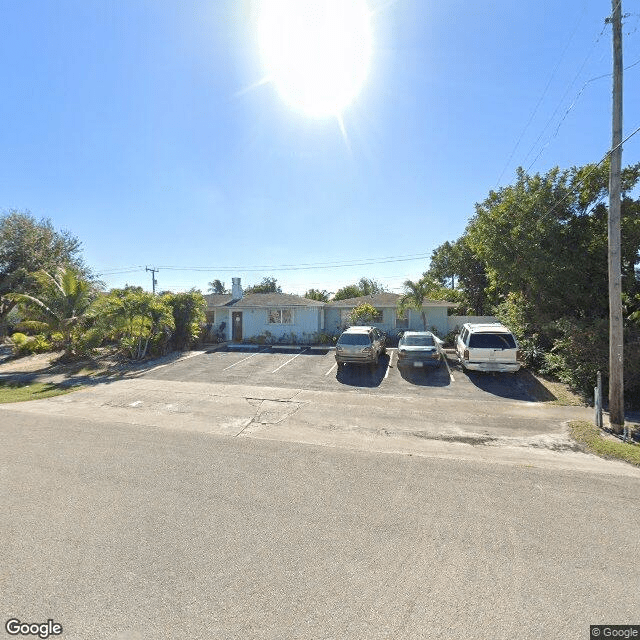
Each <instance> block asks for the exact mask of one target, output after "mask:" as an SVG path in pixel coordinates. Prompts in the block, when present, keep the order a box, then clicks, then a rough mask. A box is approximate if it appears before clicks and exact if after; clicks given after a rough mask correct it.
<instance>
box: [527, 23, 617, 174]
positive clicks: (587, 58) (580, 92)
mask: <svg viewBox="0 0 640 640" xmlns="http://www.w3.org/2000/svg"><path fill="white" fill-rule="evenodd" d="M606 30H607V24H605V25H604V27H603V28H602V30H601V31H600V33H599V34H598V36H597V38H596V39H595V41H594V43H593V44H592V45H591V48H590V49H589V52H588V53H587V55H586V57H585V59H584V61H583V62H582V64H581V65H580V68H579V69H578V72H577V73H576V75H575V76H574V78H573V80H572V81H571V82H570V83H569V86H568V87H567V89H566V91H565V92H564V94H563V96H562V98H561V99H560V101H559V102H558V105H557V106H556V108H555V109H554V111H553V113H552V114H551V117H550V118H549V119H548V120H547V123H546V124H545V125H544V127H543V129H542V131H541V132H540V135H539V136H538V137H537V139H536V141H535V142H534V143H533V144H532V145H531V148H530V149H529V151H528V152H527V154H526V155H525V157H524V160H523V164H524V163H525V162H526V161H527V159H528V158H529V156H530V155H531V154H532V152H533V150H534V149H535V148H536V147H537V146H538V143H539V142H540V140H542V137H543V136H544V134H545V132H546V131H547V129H548V128H549V126H550V125H551V123H552V122H553V120H554V118H555V117H556V114H557V113H558V110H559V109H560V106H561V105H562V103H563V102H564V101H565V98H566V97H567V96H568V95H569V92H570V91H571V89H572V88H573V86H574V84H575V83H576V81H577V79H578V78H579V77H580V74H581V73H582V71H583V69H584V68H585V66H586V64H587V62H588V61H589V59H590V58H591V55H592V53H593V51H594V49H595V48H596V46H597V45H598V43H599V42H600V39H601V38H602V36H603V35H604V32H605V31H606ZM593 80H594V79H593V78H592V79H591V80H588V81H587V82H586V83H585V84H584V86H583V87H582V89H580V91H579V92H578V95H577V96H576V97H575V98H574V100H573V103H572V105H571V107H569V109H568V110H567V111H566V112H565V114H564V116H563V118H562V121H561V122H560V125H562V123H563V122H564V120H565V119H566V117H567V115H568V113H569V111H571V109H573V106H574V105H575V103H576V102H577V100H578V99H579V97H580V96H581V95H582V92H583V91H584V89H585V87H586V86H587V84H589V83H590V82H592V81H593ZM560 125H558V128H557V129H556V134H555V135H557V132H558V129H559V127H560ZM555 135H554V137H555ZM552 139H553V138H551V139H550V140H549V141H548V142H547V143H546V144H545V145H544V146H543V147H542V149H541V151H540V152H539V153H538V155H537V156H536V158H535V159H534V161H533V162H532V163H531V164H530V165H529V169H530V168H531V167H532V166H533V165H534V164H535V163H536V161H537V160H538V158H539V157H540V156H541V155H542V153H543V152H544V149H546V147H547V146H548V145H549V143H550V142H551V140H552ZM527 170H528V169H527Z"/></svg>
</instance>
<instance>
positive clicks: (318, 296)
mask: <svg viewBox="0 0 640 640" xmlns="http://www.w3.org/2000/svg"><path fill="white" fill-rule="evenodd" d="M304 297H305V298H309V300H317V301H318V302H327V301H328V300H329V292H328V291H325V290H324V289H323V290H322V291H320V290H319V289H308V290H307V291H306V292H305V294H304Z"/></svg>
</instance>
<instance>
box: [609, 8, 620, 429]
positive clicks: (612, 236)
mask: <svg viewBox="0 0 640 640" xmlns="http://www.w3.org/2000/svg"><path fill="white" fill-rule="evenodd" d="M621 5H622V0H611V6H612V8H613V13H612V15H611V18H610V21H611V24H612V26H613V123H612V133H613V135H612V143H611V158H610V170H609V225H608V237H609V422H610V424H611V429H612V430H613V431H614V433H622V430H623V428H624V386H623V372H624V360H623V324H622V274H621V262H622V257H621V248H620V172H621V169H622V7H621Z"/></svg>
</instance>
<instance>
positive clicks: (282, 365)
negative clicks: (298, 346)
mask: <svg viewBox="0 0 640 640" xmlns="http://www.w3.org/2000/svg"><path fill="white" fill-rule="evenodd" d="M305 351H307V349H303V350H302V351H301V352H300V353H296V355H295V356H293V358H290V359H289V360H287V361H286V362H285V363H283V364H281V365H280V366H279V367H278V368H277V369H274V370H273V371H272V372H271V373H275V372H276V371H280V369H282V367H284V366H285V365H287V364H289V363H290V362H292V361H293V360H295V359H296V358H297V357H298V356H301V355H302V354H303V353H304V352H305Z"/></svg>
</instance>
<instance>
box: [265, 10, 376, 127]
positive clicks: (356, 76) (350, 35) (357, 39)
mask: <svg viewBox="0 0 640 640" xmlns="http://www.w3.org/2000/svg"><path fill="white" fill-rule="evenodd" d="M370 18H371V14H370V12H369V11H368V9H367V5H366V2H365V0H262V3H261V5H260V16H259V23H258V38H259V46H260V54H261V57H262V60H263V64H264V65H265V68H266V74H267V75H266V78H265V81H269V82H272V83H273V84H274V85H275V86H276V88H277V90H278V93H279V94H280V95H281V96H282V98H283V99H284V100H285V102H287V103H288V104H289V105H291V106H292V107H294V108H296V109H299V110H300V111H302V112H304V113H305V114H307V115H309V116H314V117H324V116H329V115H334V116H337V117H340V115H341V114H342V112H343V111H344V109H345V108H346V107H347V106H349V105H350V104H351V103H352V102H353V100H354V99H355V97H356V96H357V94H358V93H359V91H360V90H361V88H362V85H363V84H364V81H365V79H366V77H367V73H368V70H369V63H370V58H371V47H372V44H371V27H370Z"/></svg>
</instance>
